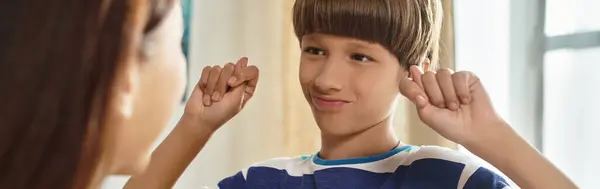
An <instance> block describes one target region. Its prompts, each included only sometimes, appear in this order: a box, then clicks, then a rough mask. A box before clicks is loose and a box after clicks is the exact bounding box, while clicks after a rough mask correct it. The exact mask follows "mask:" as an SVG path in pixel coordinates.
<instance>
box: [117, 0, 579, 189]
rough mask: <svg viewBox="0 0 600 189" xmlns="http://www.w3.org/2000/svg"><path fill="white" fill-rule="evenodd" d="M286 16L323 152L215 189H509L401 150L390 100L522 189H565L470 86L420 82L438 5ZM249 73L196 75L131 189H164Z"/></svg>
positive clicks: (422, 0)
mask: <svg viewBox="0 0 600 189" xmlns="http://www.w3.org/2000/svg"><path fill="white" fill-rule="evenodd" d="M293 12H294V18H293V21H294V28H295V33H296V35H297V37H298V39H299V40H300V44H301V49H302V51H303V53H302V55H301V60H300V74H299V75H300V82H301V86H302V89H303V93H304V96H305V97H306V99H307V101H308V103H309V105H310V106H311V108H312V112H313V115H314V117H315V120H316V122H317V125H318V126H319V128H320V130H321V137H322V138H321V139H322V146H321V150H320V151H319V152H318V153H316V154H314V155H312V156H303V157H297V158H278V159H272V160H268V161H265V162H262V163H258V164H256V165H253V166H250V167H249V168H247V169H244V170H242V171H240V172H239V173H237V174H235V175H234V176H231V177H228V178H225V179H223V180H222V181H221V182H220V183H219V188H222V189H229V188H340V189H352V188H357V189H366V188H384V189H391V188H478V189H481V188H493V189H501V188H510V186H509V185H508V184H507V183H506V181H505V180H504V179H503V178H502V177H500V176H498V175H497V174H495V173H493V172H491V171H489V170H487V169H485V168H483V167H481V166H480V164H478V163H477V162H476V161H474V160H472V159H470V157H468V156H466V155H464V154H461V153H459V152H457V151H453V150H450V149H445V148H439V147H429V146H424V147H417V146H411V145H407V144H403V143H402V142H400V141H399V140H398V138H397V137H396V136H395V135H394V133H393V131H392V128H391V127H392V125H391V118H392V112H393V109H394V106H395V103H394V101H395V100H397V98H398V94H399V93H402V94H403V95H404V96H406V97H407V98H409V99H410V100H412V101H413V102H414V103H415V105H416V107H417V109H418V112H419V116H420V118H421V119H422V120H423V122H424V123H426V124H427V125H429V126H430V127H431V128H433V129H434V130H435V131H437V132H438V133H440V134H441V135H443V136H444V137H446V138H448V139H450V140H453V141H455V142H457V143H458V144H461V145H464V146H466V147H467V148H468V149H469V150H471V151H472V152H474V153H475V154H477V155H479V156H481V157H482V158H484V159H486V160H488V161H489V162H491V163H492V164H494V165H495V166H497V167H498V168H500V170H502V171H504V172H505V173H506V174H507V175H509V176H511V178H512V179H513V180H515V182H516V183H517V184H519V185H521V186H522V187H527V188H552V187H556V188H574V185H573V184H572V183H570V181H568V179H566V178H565V177H564V176H563V175H562V174H561V173H560V172H559V171H557V170H556V168H555V167H553V166H552V165H551V164H549V163H548V162H547V161H546V160H545V159H544V158H543V157H542V156H540V155H539V154H538V153H537V152H536V151H535V150H534V149H532V148H531V147H529V146H528V145H527V143H525V142H524V141H523V139H521V138H520V137H519V136H518V135H516V134H515V133H514V131H513V130H512V129H511V128H510V126H508V125H507V124H506V123H505V122H504V120H503V119H502V118H500V117H499V116H498V115H497V114H496V113H495V111H494V109H493V107H492V105H491V103H490V102H489V99H488V96H487V94H486V93H485V90H484V89H483V86H482V85H481V83H480V82H479V80H478V79H477V77H475V76H474V75H473V74H470V73H469V72H458V73H453V72H452V71H451V70H447V69H441V70H438V71H437V73H435V72H431V71H430V72H426V73H424V74H423V73H422V71H421V69H424V70H430V67H431V66H430V65H431V64H432V63H436V62H437V50H438V39H439V36H440V34H439V33H440V28H441V15H442V11H441V3H440V2H439V1H438V0H377V1H376V0H297V1H296V4H295V6H294V9H293ZM246 64H247V59H245V58H243V59H241V60H240V61H238V63H237V64H236V65H233V64H227V65H225V66H224V67H223V68H221V67H219V66H215V67H207V68H205V69H204V70H203V72H202V78H201V80H200V82H199V84H198V87H197V88H196V90H195V91H194V93H193V94H192V97H191V98H190V101H189V102H188V104H187V106H186V113H185V115H184V116H183V117H182V119H181V121H180V123H179V124H178V126H177V127H176V129H175V130H174V131H173V133H172V134H171V135H170V136H169V137H168V138H167V139H166V140H165V141H164V142H163V144H161V146H160V147H159V148H158V149H157V150H156V151H155V153H154V155H153V159H152V162H151V164H150V167H149V169H151V171H147V172H146V174H147V175H139V176H134V177H133V178H132V180H131V181H130V182H129V183H128V185H129V186H153V187H158V188H160V187H169V186H172V184H173V183H174V182H175V181H176V180H177V178H178V175H179V174H181V172H183V170H184V169H185V167H186V166H187V165H188V164H189V162H190V161H191V160H192V159H193V158H194V156H195V155H196V154H197V153H198V152H199V151H200V150H201V149H202V147H203V146H204V144H205V143H206V141H207V140H208V139H209V138H210V135H212V133H213V132H214V131H215V130H217V129H218V128H219V127H220V126H221V125H223V124H224V123H225V122H227V120H229V119H230V118H231V117H233V116H235V114H237V113H238V112H239V111H240V110H241V108H242V107H243V106H244V104H245V102H246V101H247V100H248V99H249V98H250V97H251V95H252V94H253V92H254V89H255V87H256V81H257V78H258V70H257V69H256V68H255V67H252V66H247V65H246ZM419 66H421V67H419ZM409 78H410V79H409ZM229 87H231V88H230V89H229V90H228V88H229ZM507 146H510V147H511V148H507ZM190 149H193V150H190ZM509 153H510V155H508V154H509ZM508 158H511V159H508ZM152 169H153V170H155V171H152ZM542 173H543V174H542ZM546 180H552V181H554V182H553V183H551V184H549V183H548V182H547V181H546Z"/></svg>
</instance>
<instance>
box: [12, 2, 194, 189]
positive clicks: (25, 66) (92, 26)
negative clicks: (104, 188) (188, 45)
mask: <svg viewBox="0 0 600 189" xmlns="http://www.w3.org/2000/svg"><path fill="white" fill-rule="evenodd" d="M0 5H1V6H0V7H2V8H0V9H1V11H0V15H1V17H2V18H11V19H2V20H0V25H1V26H0V41H1V42H0V62H1V64H0V88H1V89H2V91H3V92H1V93H0V99H2V102H3V104H2V105H1V106H0V188H73V187H75V188H84V187H87V186H89V184H91V183H92V182H97V181H99V180H95V179H99V178H93V177H94V176H98V175H102V174H109V173H113V172H116V171H119V172H132V171H137V170H139V169H141V168H143V163H140V162H141V161H142V162H143V159H144V158H145V157H146V156H147V155H148V151H149V150H150V147H151V145H152V143H153V142H154V140H155V139H156V137H157V136H158V135H159V133H160V132H161V130H162V129H163V128H164V126H165V125H166V124H167V122H168V121H169V119H170V116H171V113H172V112H173V109H174V107H175V106H176V104H177V103H178V102H179V100H180V99H181V95H182V94H183V90H184V82H185V81H184V77H185V76H184V69H185V67H184V66H185V62H184V61H185V60H184V58H183V55H182V52H181V48H180V40H181V34H182V21H181V20H182V18H181V12H180V9H179V6H176V5H177V1H176V0H121V1H113V0H89V1H52V2H49V1H42V0H39V1H35V0H29V1H7V2H2V3H0ZM95 184H97V183H95Z"/></svg>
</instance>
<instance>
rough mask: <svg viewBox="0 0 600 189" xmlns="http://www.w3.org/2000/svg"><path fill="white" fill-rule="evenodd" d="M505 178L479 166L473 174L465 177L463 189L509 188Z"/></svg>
mask: <svg viewBox="0 0 600 189" xmlns="http://www.w3.org/2000/svg"><path fill="white" fill-rule="evenodd" d="M510 188H511V187H510V184H508V182H506V180H505V179H504V178H503V177H502V176H500V175H498V174H496V173H495V172H493V171H490V170H489V169H486V168H484V167H479V168H478V169H477V170H476V171H475V172H474V173H473V175H471V176H470V177H469V179H467V182H466V183H465V186H464V189H510Z"/></svg>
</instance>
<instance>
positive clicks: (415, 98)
mask: <svg viewBox="0 0 600 189" xmlns="http://www.w3.org/2000/svg"><path fill="white" fill-rule="evenodd" d="M400 93H401V94H402V95H404V96H405V97H406V98H408V99H409V100H410V101H412V102H413V103H415V105H416V106H417V108H418V109H423V108H425V107H427V106H428V105H429V101H428V100H427V94H426V93H425V91H424V90H423V89H422V88H421V87H420V86H419V85H418V84H417V83H416V82H415V81H413V80H411V79H410V78H403V79H402V80H401V81H400Z"/></svg>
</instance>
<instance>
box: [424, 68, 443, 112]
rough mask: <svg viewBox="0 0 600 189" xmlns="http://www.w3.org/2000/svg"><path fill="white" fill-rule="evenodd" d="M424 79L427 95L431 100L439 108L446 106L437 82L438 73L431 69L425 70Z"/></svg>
mask: <svg viewBox="0 0 600 189" xmlns="http://www.w3.org/2000/svg"><path fill="white" fill-rule="evenodd" d="M422 80H423V87H424V89H425V92H427V96H428V97H429V102H431V104H433V105H435V106H437V107H439V108H446V104H445V101H444V95H443V94H442V90H441V88H440V86H439V83H438V82H437V79H436V74H435V73H433V72H431V71H428V72H425V74H423V76H422Z"/></svg>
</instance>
